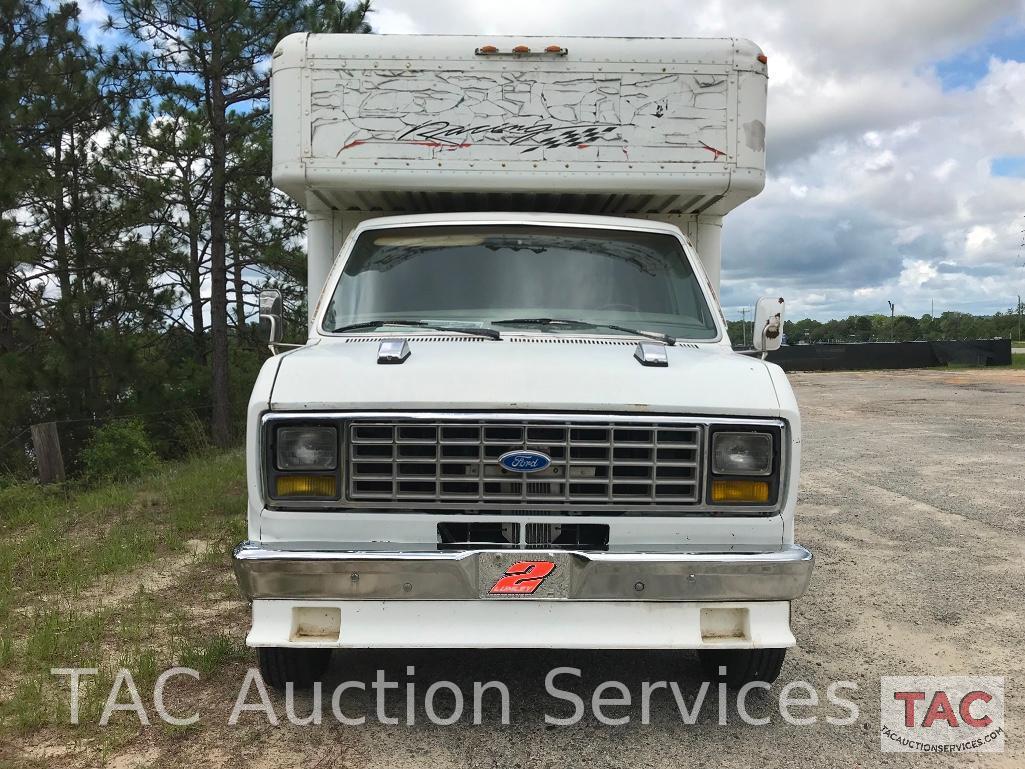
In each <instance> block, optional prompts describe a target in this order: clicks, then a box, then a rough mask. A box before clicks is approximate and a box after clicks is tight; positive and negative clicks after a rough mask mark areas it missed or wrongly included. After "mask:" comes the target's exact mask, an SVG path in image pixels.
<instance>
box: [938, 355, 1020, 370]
mask: <svg viewBox="0 0 1025 769" xmlns="http://www.w3.org/2000/svg"><path fill="white" fill-rule="evenodd" d="M947 368H950V369H985V370H987V371H1003V370H1006V369H1009V368H1013V369H1025V355H1013V354H1012V355H1011V365H1010V366H980V365H978V364H975V363H948V364H947Z"/></svg>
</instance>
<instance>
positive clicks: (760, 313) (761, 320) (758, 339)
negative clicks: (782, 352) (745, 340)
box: [751, 296, 787, 353]
mask: <svg viewBox="0 0 1025 769" xmlns="http://www.w3.org/2000/svg"><path fill="white" fill-rule="evenodd" d="M786 308H787V306H786V302H784V301H783V297H781V296H780V297H772V296H763V297H762V298H761V299H759V300H758V303H757V304H756V305H755V323H754V338H753V339H752V340H751V342H752V345H753V347H754V349H755V351H756V352H762V353H765V352H772V351H773V350H778V349H779V348H780V345H781V344H783V319H784V317H785V315H786Z"/></svg>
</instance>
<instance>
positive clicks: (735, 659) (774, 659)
mask: <svg viewBox="0 0 1025 769" xmlns="http://www.w3.org/2000/svg"><path fill="white" fill-rule="evenodd" d="M786 654H787V650H786V649H699V650H698V659H699V660H701V667H702V668H704V671H705V675H706V676H708V680H709V681H725V682H726V685H727V686H728V687H730V688H731V689H739V688H740V687H741V686H743V685H744V684H747V683H751V682H752V681H764V682H765V683H767V684H771V683H772V682H773V681H775V680H776V679H777V678H778V677H779V672H780V670H782V668H783V659H784V658H785V657H786ZM722 667H725V668H726V674H725V675H723V674H722V673H720V672H719V669H720V668H722Z"/></svg>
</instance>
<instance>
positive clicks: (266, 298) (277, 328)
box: [260, 288, 285, 352]
mask: <svg viewBox="0 0 1025 769" xmlns="http://www.w3.org/2000/svg"><path fill="white" fill-rule="evenodd" d="M281 311H282V304H281V292H280V291H278V289H276V288H267V289H264V290H263V291H261V292H260V333H261V335H262V336H263V337H264V339H266V340H267V344H269V345H270V346H271V352H273V351H274V350H273V347H274V345H275V344H277V343H278V342H280V341H281V340H282V338H283V337H284V335H285V326H284V323H283V321H282V319H281Z"/></svg>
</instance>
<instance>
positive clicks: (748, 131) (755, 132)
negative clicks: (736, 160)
mask: <svg viewBox="0 0 1025 769" xmlns="http://www.w3.org/2000/svg"><path fill="white" fill-rule="evenodd" d="M743 128H744V144H746V145H747V146H748V147H749V148H751V149H753V150H754V151H755V152H765V123H763V122H762V121H761V120H752V121H751V122H750V123H744V125H743Z"/></svg>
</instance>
